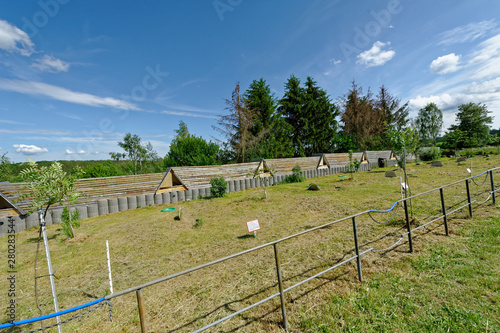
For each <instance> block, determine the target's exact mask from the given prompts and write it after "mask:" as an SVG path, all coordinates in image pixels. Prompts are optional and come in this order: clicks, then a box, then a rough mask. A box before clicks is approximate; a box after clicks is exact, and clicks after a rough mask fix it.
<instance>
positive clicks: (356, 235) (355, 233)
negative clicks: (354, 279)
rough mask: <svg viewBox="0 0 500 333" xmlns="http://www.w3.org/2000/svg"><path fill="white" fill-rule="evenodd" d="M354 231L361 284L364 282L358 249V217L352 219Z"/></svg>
mask: <svg viewBox="0 0 500 333" xmlns="http://www.w3.org/2000/svg"><path fill="white" fill-rule="evenodd" d="M352 230H353V231H354V246H355V248H356V261H357V264H358V278H359V282H363V274H362V272H361V258H360V257H359V247H358V230H357V228H356V217H355V216H353V217H352Z"/></svg>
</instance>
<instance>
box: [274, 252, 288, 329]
mask: <svg viewBox="0 0 500 333" xmlns="http://www.w3.org/2000/svg"><path fill="white" fill-rule="evenodd" d="M277 245H278V244H277V243H274V259H275V261H276V273H277V275H278V288H279V291H280V300H281V314H282V316H283V327H284V328H285V330H287V331H288V321H287V320H286V308H285V294H284V292H283V282H282V280H281V265H280V257H279V252H278V246H277Z"/></svg>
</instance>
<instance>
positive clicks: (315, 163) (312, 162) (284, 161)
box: [265, 154, 328, 175]
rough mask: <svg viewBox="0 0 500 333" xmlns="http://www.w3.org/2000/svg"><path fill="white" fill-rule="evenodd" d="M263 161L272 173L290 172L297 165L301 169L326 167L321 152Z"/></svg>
mask: <svg viewBox="0 0 500 333" xmlns="http://www.w3.org/2000/svg"><path fill="white" fill-rule="evenodd" d="M265 162H266V163H267V166H268V167H269V170H270V172H271V173H272V174H273V175H277V174H282V173H289V172H292V169H293V168H294V167H296V166H297V165H298V166H299V167H300V170H301V171H306V170H317V169H326V168H328V164H327V163H326V161H325V158H324V156H323V154H321V155H318V156H311V157H292V158H274V159H265Z"/></svg>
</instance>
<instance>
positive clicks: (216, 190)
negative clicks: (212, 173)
mask: <svg viewBox="0 0 500 333" xmlns="http://www.w3.org/2000/svg"><path fill="white" fill-rule="evenodd" d="M210 185H212V187H211V188H210V194H211V195H212V197H213V198H222V197H223V196H224V195H225V194H226V190H227V182H226V181H225V180H224V178H223V177H215V178H212V179H210Z"/></svg>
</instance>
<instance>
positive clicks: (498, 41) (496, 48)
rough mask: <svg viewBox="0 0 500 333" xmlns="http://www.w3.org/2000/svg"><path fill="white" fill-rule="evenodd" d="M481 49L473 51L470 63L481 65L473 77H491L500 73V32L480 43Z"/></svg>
mask: <svg viewBox="0 0 500 333" xmlns="http://www.w3.org/2000/svg"><path fill="white" fill-rule="evenodd" d="M479 47H480V49H479V50H477V51H475V52H473V53H472V59H471V60H470V62H469V64H470V65H472V66H474V65H475V66H479V67H478V68H477V69H476V70H475V71H474V73H473V77H472V78H473V79H482V78H491V77H495V76H499V75H500V61H499V60H498V59H500V34H498V35H496V36H493V37H491V38H489V39H487V40H485V41H483V42H481V43H480V44H479Z"/></svg>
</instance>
